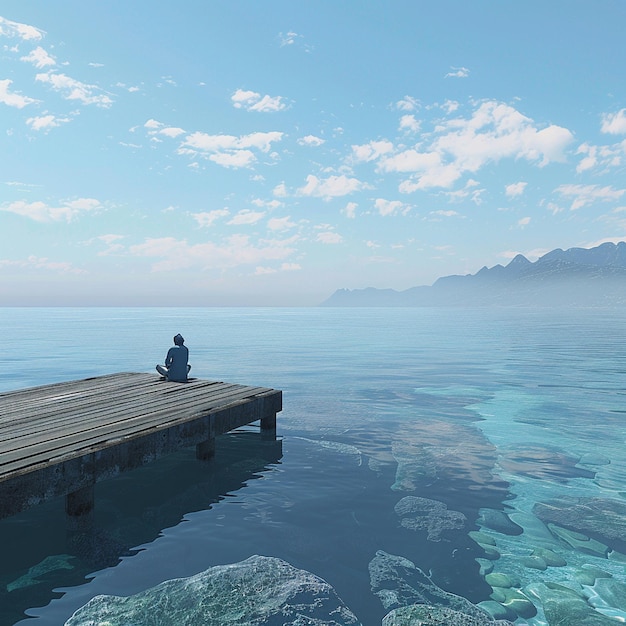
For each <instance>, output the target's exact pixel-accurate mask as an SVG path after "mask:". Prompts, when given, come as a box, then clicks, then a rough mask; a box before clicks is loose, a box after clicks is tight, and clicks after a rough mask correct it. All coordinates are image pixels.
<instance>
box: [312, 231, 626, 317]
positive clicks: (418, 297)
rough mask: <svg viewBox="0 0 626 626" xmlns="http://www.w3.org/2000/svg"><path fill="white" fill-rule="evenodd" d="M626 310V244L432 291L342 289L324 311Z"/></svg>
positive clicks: (523, 263) (498, 268)
mask: <svg viewBox="0 0 626 626" xmlns="http://www.w3.org/2000/svg"><path fill="white" fill-rule="evenodd" d="M621 304H626V243H624V242H620V243H618V244H614V243H604V244H602V245H600V246H598V247H597V248H590V249H587V248H570V249H569V250H561V249H560V248H558V249H556V250H552V252H548V253H547V254H544V255H543V256H542V257H541V258H539V259H537V260H536V261H535V262H534V263H531V262H530V261H529V260H528V259H527V258H526V257H524V256H523V255H521V254H518V255H517V256H516V257H515V258H514V259H513V260H512V261H511V262H510V263H508V265H505V266H503V265H495V266H494V267H490V268H488V267H483V268H482V269H481V270H480V271H478V272H477V273H476V274H467V275H465V276H458V275H453V276H444V277H442V278H439V279H437V280H436V281H435V283H433V285H432V286H423V287H412V288H411V289H407V290H405V291H396V290H394V289H375V288H373V287H369V288H367V289H352V290H350V289H338V290H337V291H336V292H335V293H334V294H333V295H332V296H331V297H330V298H328V300H326V301H325V302H323V303H322V306H616V305H621Z"/></svg>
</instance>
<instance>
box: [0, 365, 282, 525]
mask: <svg viewBox="0 0 626 626" xmlns="http://www.w3.org/2000/svg"><path fill="white" fill-rule="evenodd" d="M281 410H282V393H281V392H280V391H277V390H275V389H270V388H267V387H251V386H246V385H241V384H235V383H225V382H221V381H207V380H198V379H191V380H190V381H189V382H187V383H170V382H165V381H163V380H160V379H159V377H158V376H157V375H152V374H137V373H122V374H112V375H110V376H102V377H97V378H88V379H84V380H81V381H69V382H64V383H58V384H54V385H45V386H40V387H34V388H31V389H23V390H18V391H13V392H6V393H0V517H5V516H7V515H13V514H15V513H17V512H19V511H21V510H24V509H25V508H28V507H29V506H33V505H35V504H37V503H39V502H42V501H44V500H47V499H49V498H53V497H58V496H60V495H66V496H67V503H68V512H70V513H77V512H84V511H85V510H88V509H89V508H90V504H89V502H90V500H89V494H90V493H91V492H92V489H93V485H94V484H95V483H96V482H97V481H99V480H102V479H103V478H106V477H108V476H113V475H116V474H118V473H119V472H121V471H124V470H126V469H131V468H133V467H138V466H140V465H143V464H144V463H147V462H149V461H151V460H153V459H156V458H158V457H159V456H161V455H162V454H166V453H168V452H172V451H174V450H177V449H179V448H181V447H187V446H193V445H195V446H196V451H197V455H198V456H199V457H201V458H206V457H209V456H210V455H211V452H212V450H213V448H214V440H215V437H216V436H218V435H220V434H223V433H225V432H228V431H229V430H233V429H235V428H239V427H240V426H243V425H246V424H251V423H253V422H256V421H259V420H260V422H261V428H262V429H266V430H268V431H269V432H270V433H272V432H273V434H274V435H275V428H276V414H277V413H278V412H280V411H281ZM77 503H78V504H77Z"/></svg>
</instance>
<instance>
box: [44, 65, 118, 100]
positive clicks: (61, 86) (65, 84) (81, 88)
mask: <svg viewBox="0 0 626 626" xmlns="http://www.w3.org/2000/svg"><path fill="white" fill-rule="evenodd" d="M35 80H38V81H39V82H42V83H47V84H49V85H50V86H51V87H52V88H53V89H54V90H55V91H58V92H59V93H61V94H62V95H63V97H64V98H65V99H66V100H78V101H79V102H82V103H83V104H95V105H96V106H99V107H103V108H108V107H110V106H111V105H112V104H113V100H112V99H111V98H110V97H109V96H108V95H107V94H105V93H100V92H101V91H102V90H101V89H100V88H99V87H97V86H96V85H88V84H87V83H81V82H80V81H78V80H76V79H74V78H71V77H69V76H66V75H65V74H57V73H54V72H47V73H41V74H37V75H36V76H35Z"/></svg>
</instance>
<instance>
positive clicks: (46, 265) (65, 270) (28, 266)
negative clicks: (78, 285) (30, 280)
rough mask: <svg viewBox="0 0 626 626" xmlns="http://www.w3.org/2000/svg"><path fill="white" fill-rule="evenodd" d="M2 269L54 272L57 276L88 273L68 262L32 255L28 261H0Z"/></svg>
mask: <svg viewBox="0 0 626 626" xmlns="http://www.w3.org/2000/svg"><path fill="white" fill-rule="evenodd" d="M2 268H10V269H13V270H15V269H18V270H24V271H32V270H36V271H41V270H43V271H45V272H53V273H57V274H86V273H87V272H86V271H85V270H83V269H79V268H76V267H74V266H73V265H72V264H71V263H68V262H67V261H51V260H50V259H48V258H47V257H38V256H35V255H31V256H29V257H27V258H26V259H20V260H11V259H0V269H2Z"/></svg>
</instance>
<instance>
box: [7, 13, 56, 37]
mask: <svg viewBox="0 0 626 626" xmlns="http://www.w3.org/2000/svg"><path fill="white" fill-rule="evenodd" d="M44 34H45V31H43V30H40V29H39V28H35V27H34V26H29V25H28V24H21V23H20V22H12V21H11V20H7V19H5V18H4V17H0V37H19V38H20V39H23V40H24V41H33V40H34V41H37V40H39V39H43V36H44Z"/></svg>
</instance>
